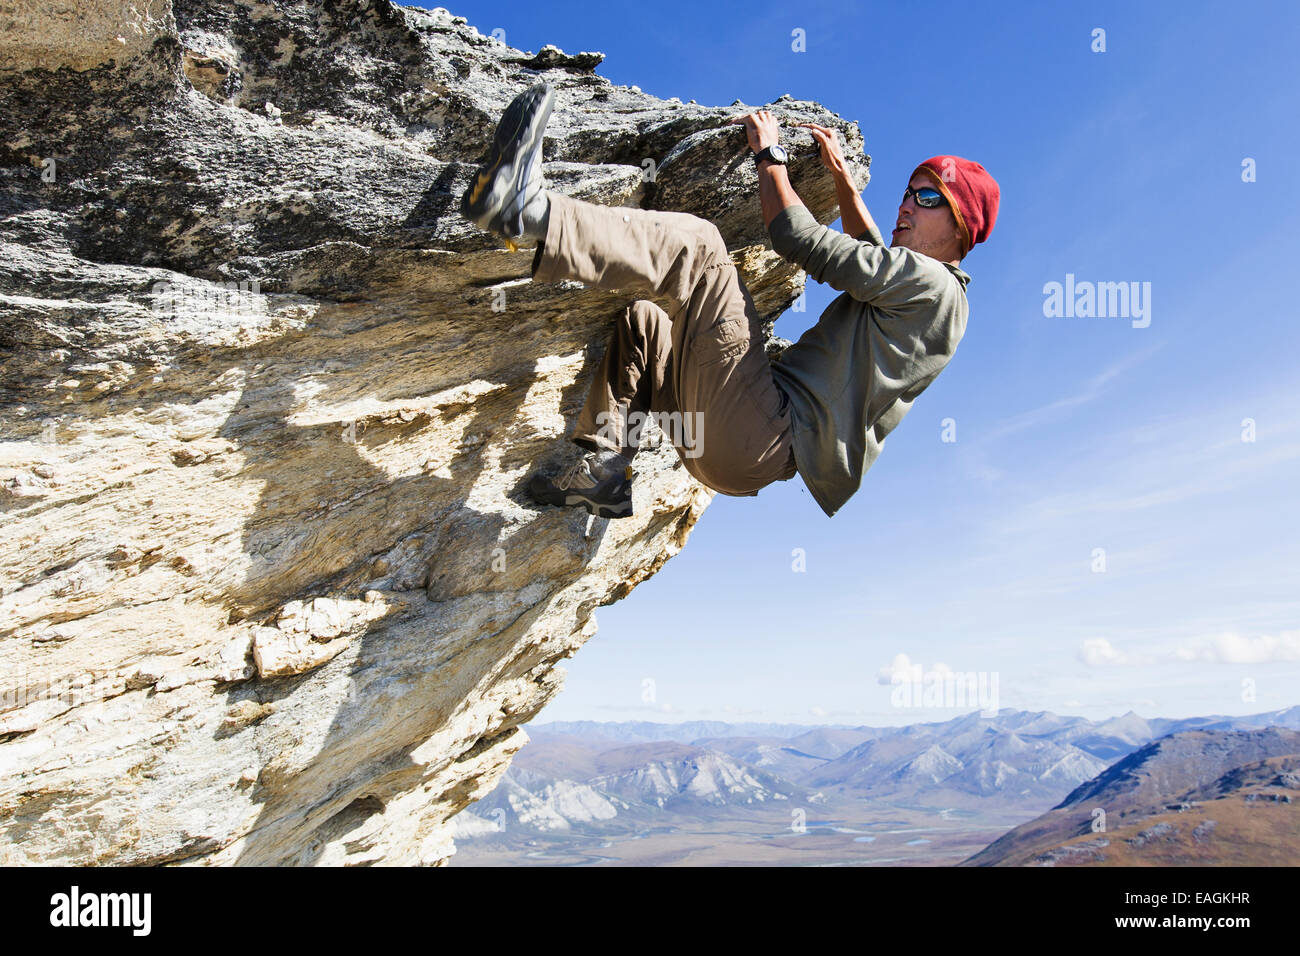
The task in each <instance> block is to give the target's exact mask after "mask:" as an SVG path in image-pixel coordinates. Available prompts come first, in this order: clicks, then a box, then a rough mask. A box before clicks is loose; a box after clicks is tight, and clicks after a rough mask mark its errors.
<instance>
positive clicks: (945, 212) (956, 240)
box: [890, 172, 962, 262]
mask: <svg viewBox="0 0 1300 956" xmlns="http://www.w3.org/2000/svg"><path fill="white" fill-rule="evenodd" d="M908 185H909V186H911V187H912V188H913V189H922V188H927V187H928V188H930V189H934V188H935V186H934V180H932V179H931V178H930V177H929V176H927V175H926V174H925V173H920V172H918V173H916V174H915V175H913V176H912V181H911V182H910V183H908ZM890 246H901V247H903V248H904V249H911V250H912V251H913V252H920V253H924V254H925V255H927V256H932V257H934V258H935V259H938V260H940V261H941V262H952V261H956V260H960V259H961V253H962V238H961V230H960V229H959V228H958V227H957V219H956V217H955V216H953V213H952V210H951V209H949V208H948V203H947V202H944V203H942V204H940V205H938V206H934V207H933V208H929V209H927V208H926V207H925V206H918V205H917V203H916V197H915V196H908V197H907V198H906V199H904V200H903V201H902V203H901V204H899V207H898V219H897V221H896V222H895V228H894V232H893V240H892V241H891V242H890Z"/></svg>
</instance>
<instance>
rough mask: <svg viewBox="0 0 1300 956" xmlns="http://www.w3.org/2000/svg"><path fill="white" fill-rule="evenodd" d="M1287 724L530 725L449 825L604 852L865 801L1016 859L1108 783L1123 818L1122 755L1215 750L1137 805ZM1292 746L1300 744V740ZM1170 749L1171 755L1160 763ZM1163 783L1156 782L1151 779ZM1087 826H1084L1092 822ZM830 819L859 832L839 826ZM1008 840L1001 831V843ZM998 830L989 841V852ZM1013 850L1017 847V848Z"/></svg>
mask: <svg viewBox="0 0 1300 956" xmlns="http://www.w3.org/2000/svg"><path fill="white" fill-rule="evenodd" d="M1265 728H1270V729H1268V730H1265ZM1278 728H1294V729H1300V707H1292V708H1289V709H1286V710H1282V711H1275V712H1271V713H1265V714H1258V715H1252V716H1247V717H1224V716H1211V717H1194V718H1187V719H1165V718H1156V719H1148V718H1143V717H1141V716H1140V715H1138V714H1136V713H1133V712H1131V711H1130V712H1129V713H1127V714H1124V715H1123V716H1120V717H1115V718H1111V719H1108V720H1103V721H1092V720H1088V719H1086V718H1083V717H1073V716H1063V715H1058V714H1053V713H1050V712H1026V711H1016V710H1012V709H1009V708H1008V709H1003V710H1002V711H1000V712H999V713H998V714H997V715H995V716H991V717H990V716H983V715H982V714H980V713H979V712H972V713H970V714H967V715H964V716H961V717H957V718H954V719H951V720H947V721H942V722H936V723H923V724H911V725H907V726H902V727H849V726H811V727H810V726H807V725H792V724H753V723H751V724H734V725H733V724H726V723H722V722H712V721H702V722H693V723H684V724H655V723H647V722H621V723H614V722H609V723H602V722H594V721H578V722H551V723H546V724H530V725H528V726H527V728H526V729H527V731H528V733H529V736H530V738H531V742H530V743H529V744H528V745H527V746H525V747H524V748H523V750H522V751H520V753H519V754H518V755H517V756H516V758H515V761H514V763H513V765H512V766H511V768H510V770H509V771H507V773H506V774H505V776H504V777H503V779H502V780H501V782H500V784H499V785H498V786H497V787H496V788H495V789H494V790H493V791H492V793H491V794H489V795H488V796H487V797H485V798H484V799H482V800H480V801H479V802H478V803H477V804H475V805H474V806H473V808H472V809H471V810H467V811H464V812H462V813H461V814H460V815H459V816H458V817H457V818H456V820H455V821H454V822H455V828H456V837H457V840H458V843H459V844H460V846H461V851H460V854H465V856H461V855H460V854H458V858H459V860H460V862H462V863H468V862H470V858H473V857H474V856H475V853H474V851H473V850H470V852H469V853H468V854H466V848H467V846H473V845H474V842H475V841H477V840H481V839H485V838H486V839H488V840H492V841H495V843H494V845H495V847H496V848H497V849H500V848H502V847H506V846H511V847H514V848H515V849H516V850H518V851H519V852H527V853H530V854H532V855H533V856H536V857H547V856H549V855H553V851H555V850H556V849H557V847H559V846H560V843H562V839H561V838H564V839H570V840H574V841H579V842H585V844H587V845H599V846H605V847H608V846H610V845H611V841H612V842H613V843H617V842H618V841H620V840H626V839H640V840H645V839H658V838H661V837H663V836H664V835H665V834H670V833H675V834H678V835H679V839H680V835H681V834H683V833H685V832H686V831H687V830H689V829H691V828H698V829H700V831H701V838H702V839H704V838H706V836H705V834H707V833H709V832H713V833H715V834H716V826H714V825H716V824H718V823H720V822H723V821H727V820H742V819H743V820H750V821H755V825H756V826H757V825H758V824H757V821H763V825H764V826H766V830H765V831H763V832H765V833H766V832H769V831H772V830H773V829H774V827H780V828H784V827H785V826H786V823H787V822H788V820H789V819H790V818H791V816H792V815H793V816H794V817H795V818H796V819H801V818H800V816H799V815H800V814H802V815H803V818H807V817H808V816H810V815H811V817H812V818H813V819H814V823H815V821H816V819H817V818H818V817H820V816H826V815H828V814H829V815H831V816H839V817H844V816H845V815H846V814H853V813H857V814H858V815H859V816H860V815H861V811H863V809H864V808H868V807H870V808H874V811H879V812H880V813H884V814H886V815H888V814H894V815H895V817H897V818H898V820H900V821H902V822H907V823H909V824H911V823H916V822H920V823H923V824H927V826H920V827H913V826H907V827H901V828H897V829H898V832H900V833H902V832H905V831H909V830H911V829H917V830H918V832H919V831H920V830H926V829H928V824H929V823H931V822H939V823H940V824H941V825H951V826H952V827H953V828H954V829H961V830H963V831H966V833H967V836H968V838H970V839H976V838H979V839H981V840H982V842H978V843H976V844H974V845H971V846H967V847H966V849H965V851H964V852H960V851H959V849H958V848H959V845H960V841H958V842H952V841H951V840H950V841H949V842H946V843H944V846H945V847H946V849H947V851H948V852H950V853H959V855H956V856H953V857H951V858H950V859H944V860H943V861H942V862H952V863H957V862H962V861H965V862H968V863H971V864H980V863H987V862H1003V861H1011V860H1013V859H1014V860H1021V858H1022V857H1024V856H1025V855H1026V854H1030V855H1042V854H1043V853H1045V852H1047V850H1048V849H1050V846H1048V844H1051V845H1055V844H1054V843H1052V841H1053V840H1055V841H1056V843H1060V842H1062V841H1064V840H1065V839H1067V838H1073V837H1075V836H1079V835H1080V834H1078V833H1075V832H1073V831H1069V826H1075V827H1076V828H1077V826H1078V825H1079V824H1080V820H1078V819H1076V818H1075V817H1069V813H1068V812H1066V811H1069V812H1074V811H1073V810H1072V809H1071V808H1073V807H1075V806H1076V805H1077V806H1082V805H1083V804H1089V805H1091V803H1092V802H1096V799H1099V797H1098V795H1099V794H1102V795H1106V798H1107V800H1110V808H1109V809H1108V810H1107V812H1108V813H1109V814H1110V815H1111V822H1112V824H1118V823H1121V822H1123V821H1125V820H1127V819H1128V817H1126V816H1125V812H1126V809H1127V808H1130V804H1129V803H1124V802H1122V801H1116V800H1114V799H1112V797H1113V795H1114V793H1116V792H1118V791H1115V790H1114V789H1113V788H1114V787H1116V786H1118V784H1116V783H1115V782H1114V780H1112V779H1111V777H1110V776H1108V775H1109V774H1111V773H1116V774H1123V773H1125V772H1126V771H1125V770H1124V767H1125V765H1126V760H1127V759H1135V760H1137V759H1144V758H1142V756H1141V755H1142V753H1144V752H1145V751H1147V750H1149V748H1150V747H1151V746H1152V745H1153V742H1157V741H1161V740H1165V739H1169V738H1170V735H1173V736H1174V737H1177V738H1178V740H1179V741H1180V743H1179V745H1178V746H1179V747H1182V748H1187V747H1191V748H1192V749H1193V750H1194V749H1195V748H1196V747H1198V746H1199V747H1203V748H1206V754H1205V755H1204V756H1202V757H1200V758H1198V759H1197V760H1196V761H1193V762H1194V763H1196V764H1197V765H1198V766H1201V767H1203V768H1204V769H1203V771H1201V772H1200V773H1199V776H1196V778H1195V780H1192V779H1191V778H1190V777H1188V778H1181V777H1180V778H1178V779H1177V781H1176V782H1175V780H1174V778H1173V777H1170V776H1169V775H1168V773H1166V772H1164V771H1162V772H1161V773H1162V774H1163V776H1162V775H1155V776H1152V777H1151V778H1150V779H1149V780H1147V782H1146V783H1145V784H1144V785H1143V787H1145V789H1143V787H1137V788H1136V789H1133V790H1132V791H1131V792H1130V791H1128V790H1126V791H1123V792H1124V793H1129V796H1130V798H1131V799H1132V800H1133V801H1135V802H1133V803H1132V804H1131V808H1132V809H1133V810H1134V811H1136V810H1137V808H1139V807H1142V808H1146V807H1148V805H1149V804H1152V802H1153V801H1155V802H1156V803H1158V802H1159V801H1161V800H1165V799H1166V797H1168V796H1169V795H1170V794H1171V793H1172V792H1173V790H1177V789H1178V788H1179V787H1180V786H1181V785H1182V783H1187V786H1186V787H1182V790H1190V789H1191V788H1192V786H1193V784H1195V785H1196V786H1208V785H1211V784H1215V783H1216V782H1217V781H1219V780H1220V779H1221V778H1222V777H1223V775H1224V774H1225V773H1227V772H1228V771H1230V770H1232V769H1234V768H1235V767H1236V766H1240V765H1244V764H1245V763H1248V762H1249V761H1250V760H1256V761H1257V760H1262V759H1264V758H1266V757H1269V756H1279V755H1281V754H1280V751H1284V750H1286V748H1287V747H1289V746H1291V744H1290V742H1289V740H1290V738H1288V737H1286V736H1285V734H1283V733H1281V731H1279V730H1278ZM1225 734H1227V735H1233V734H1245V735H1247V737H1249V738H1250V739H1251V740H1255V739H1256V737H1258V740H1265V739H1268V740H1271V741H1273V743H1272V744H1270V746H1271V747H1272V749H1269V748H1268V747H1263V746H1262V745H1242V747H1241V748H1239V749H1238V750H1233V749H1232V748H1231V747H1227V749H1224V747H1223V746H1221V745H1220V743H1215V742H1214V741H1217V740H1218V738H1220V737H1221V736H1222V735H1225ZM1251 734H1255V735H1256V737H1250V735H1251ZM1260 734H1263V736H1258V735H1260ZM1270 734H1272V735H1273V736H1272V737H1270V736H1269V735H1270ZM1198 735H1199V736H1198ZM1293 736H1294V735H1293ZM1183 741H1191V743H1184V742H1183ZM1216 747H1217V748H1218V750H1216ZM1279 748H1280V749H1279ZM1219 751H1222V752H1223V753H1224V754H1229V755H1230V754H1237V753H1239V754H1240V755H1241V762H1240V764H1234V765H1233V767H1228V766H1226V763H1225V761H1226V762H1231V761H1232V760H1233V759H1235V758H1234V757H1232V756H1221V757H1215V756H1214V754H1215V753H1217V752H1219ZM1265 751H1267V752H1265ZM1157 752H1160V753H1165V752H1166V751H1165V750H1161V749H1160V748H1157ZM1174 752H1178V753H1183V758H1182V759H1184V760H1190V759H1191V758H1190V756H1189V755H1188V754H1189V753H1190V752H1187V753H1184V751H1182V750H1178V751H1168V753H1174ZM1294 752H1300V746H1297V747H1296V748H1295V751H1294ZM1247 758H1249V759H1247ZM1177 759H1179V758H1175V757H1172V756H1166V757H1165V758H1164V763H1162V764H1161V766H1164V764H1166V763H1170V762H1174V763H1176V761H1177ZM1216 772H1217V776H1216V775H1215V774H1216ZM1280 772H1282V771H1280ZM1115 779H1116V780H1118V779H1121V778H1119V777H1117V778H1115ZM1122 779H1128V778H1122ZM1157 779H1158V780H1159V781H1160V783H1159V785H1158V786H1157V785H1155V784H1154V783H1153V782H1152V781H1154V780H1157ZM1098 787H1101V788H1102V789H1100V790H1098V789H1096V788H1098ZM1106 788H1111V789H1106ZM1182 790H1180V791H1179V794H1181V792H1182ZM1179 794H1175V796H1177V795H1179ZM1070 801H1074V803H1070ZM1166 802H1168V801H1166ZM1044 811H1047V814H1046V815H1049V816H1050V814H1053V813H1055V814H1056V816H1055V817H1053V818H1052V820H1053V821H1056V820H1058V819H1062V818H1066V817H1068V818H1069V821H1070V822H1069V825H1068V826H1067V825H1066V824H1057V823H1056V822H1053V823H1052V825H1051V826H1045V827H1044V828H1043V829H1042V830H1041V831H1039V830H1034V831H1032V832H1028V831H1027V832H1026V833H1023V834H1021V835H1020V836H1019V837H1016V838H1015V839H1010V838H1011V837H1012V834H1013V833H1015V830H1014V829H1011V828H1013V827H1016V825H1017V824H1023V825H1024V826H1030V827H1032V826H1033V824H1034V822H1035V821H1037V820H1038V819H1040V818H1041V817H1040V815H1044ZM1076 816H1077V813H1076ZM904 817H906V819H905V820H904ZM855 819H856V817H855ZM1082 822H1083V824H1084V825H1085V829H1086V827H1087V826H1089V825H1090V824H1091V819H1090V818H1089V819H1086V820H1084V821H1082ZM711 826H713V827H714V828H713V829H712V830H710V827H711ZM759 829H760V830H762V827H760V828H759ZM823 829H826V830H827V832H830V831H835V832H845V833H847V832H853V833H859V831H860V827H859V828H857V829H855V828H854V827H850V826H834V825H830V826H828V827H825V828H823ZM1008 831H1009V832H1008ZM1067 831H1068V832H1067ZM802 832H808V831H807V830H806V828H805V830H804V831H802ZM861 832H865V831H861ZM1086 832H1089V833H1090V832H1091V831H1090V830H1088V831H1086ZM1000 834H1001V836H1000ZM542 835H546V836H547V837H548V838H549V839H548V840H546V841H543V842H544V843H545V844H546V847H547V848H549V849H547V850H546V852H543V851H542V850H538V849H536V847H537V846H539V845H540V844H539V843H538V840H537V838H538V837H539V836H542ZM944 836H945V838H948V837H952V836H953V835H952V834H947V833H945V834H944ZM995 838H996V839H995ZM737 839H739V837H737ZM853 839H854V840H855V841H858V840H861V841H868V840H869V839H874V838H868V837H867V836H861V835H860V836H858V837H854V838H853ZM933 839H934V838H932V837H927V838H918V840H916V841H913V842H915V843H919V844H926V843H928V842H930V841H931V840H933ZM1000 840H1006V841H1007V842H1004V843H1002V847H1001V849H999V850H997V851H996V852H993V851H994V847H995V846H997V845H998V842H999V841H1000ZM556 841H560V843H557V842H556ZM592 841H598V843H596V844H592ZM990 841H992V844H993V845H989V846H987V847H986V844H989V843H990ZM939 842H943V841H939ZM1040 844H1042V846H1040ZM527 847H534V849H532V850H525V848H527ZM982 847H986V849H983V850H981V848H982ZM1012 847H1014V848H1015V853H1008V852H1007V851H1008V850H1009V848H1012ZM858 849H861V847H858ZM1031 850H1032V851H1033V853H1031ZM976 851H979V852H976ZM909 852H912V851H909ZM981 854H985V855H983V856H982V855H981ZM909 858H910V857H909Z"/></svg>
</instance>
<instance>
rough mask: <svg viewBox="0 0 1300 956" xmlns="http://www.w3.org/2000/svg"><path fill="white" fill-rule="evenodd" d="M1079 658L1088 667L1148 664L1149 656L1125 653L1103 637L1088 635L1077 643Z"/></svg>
mask: <svg viewBox="0 0 1300 956" xmlns="http://www.w3.org/2000/svg"><path fill="white" fill-rule="evenodd" d="M1079 660H1081V661H1082V662H1083V663H1085V664H1087V665H1088V666H1089V667H1131V666H1136V665H1139V664H1149V663H1150V662H1151V661H1150V658H1147V657H1142V656H1140V655H1136V654H1126V653H1125V652H1124V651H1121V650H1120V649H1119V648H1117V647H1115V645H1113V644H1111V642H1110V641H1109V640H1107V639H1106V638H1104V637H1089V638H1086V639H1085V640H1084V642H1083V643H1082V644H1080V645H1079Z"/></svg>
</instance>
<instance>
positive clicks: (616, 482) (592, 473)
mask: <svg viewBox="0 0 1300 956" xmlns="http://www.w3.org/2000/svg"><path fill="white" fill-rule="evenodd" d="M619 458H620V459H621V460H624V461H626V459H622V458H621V456H619ZM602 460H610V459H609V456H608V455H605V456H601V455H597V454H595V453H588V454H585V455H583V456H582V457H580V458H579V459H578V460H577V461H575V462H574V463H573V464H572V465H570V466H569V468H568V470H567V471H565V472H564V474H563V475H561V476H560V477H559V478H554V477H550V476H546V475H542V474H541V473H538V474H535V475H533V477H532V478H531V479H530V480H529V482H528V494H529V495H531V496H532V498H533V500H534V501H537V502H540V503H541V504H544V505H582V507H584V508H586V509H587V511H588V512H589V513H591V514H593V515H595V516H596V517H597V518H630V517H632V477H633V475H635V474H636V473H635V472H634V471H633V470H632V467H631V466H630V465H628V466H625V467H621V468H620V467H613V468H609V470H608V472H607V471H606V470H605V468H604V467H603V466H602V464H601V462H602Z"/></svg>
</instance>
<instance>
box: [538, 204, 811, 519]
mask: <svg viewBox="0 0 1300 956" xmlns="http://www.w3.org/2000/svg"><path fill="white" fill-rule="evenodd" d="M548 194H549V196H550V199H551V212H550V219H549V221H548V224H547V231H546V238H545V240H543V241H542V244H541V245H540V246H539V247H538V250H537V254H536V255H535V256H534V257H533V279H534V280H535V281H538V282H558V281H559V280H561V279H576V280H577V281H579V282H582V283H584V284H586V285H591V286H596V287H598V288H602V289H623V290H630V291H642V292H647V293H650V294H653V295H656V296H659V297H661V298H664V299H667V300H668V301H670V302H671V303H672V306H673V310H672V313H671V314H669V313H668V312H665V311H664V310H663V309H662V308H660V307H659V306H658V305H656V304H654V303H653V302H649V301H646V300H644V299H640V300H637V301H635V302H633V303H632V304H631V305H629V306H628V308H627V309H626V311H625V312H624V313H623V315H622V316H621V317H620V318H619V320H618V324H617V325H616V326H615V328H614V333H613V335H612V336H611V338H610V342H609V347H608V348H607V349H606V351H605V357H604V360H603V361H602V363H601V367H600V369H599V370H598V372H597V375H596V380H595V381H594V382H593V384H592V388H591V392H590V393H589V394H588V396H587V404H586V406H585V407H584V408H583V410H582V413H581V414H580V415H579V416H578V422H577V425H576V427H575V429H574V433H573V435H572V438H573V441H575V442H576V443H577V444H579V445H580V446H583V447H585V448H588V449H590V450H593V451H594V450H597V449H600V448H608V449H611V450H613V451H621V452H623V453H624V454H625V455H628V456H629V457H630V456H632V455H634V454H635V453H636V444H637V440H638V439H639V437H640V434H639V429H638V428H636V425H637V418H638V414H635V413H639V416H640V417H641V418H644V417H646V416H647V415H650V416H653V417H654V418H655V419H656V421H657V422H658V423H659V425H660V426H661V427H663V428H664V431H665V434H666V435H667V437H668V438H669V440H671V441H672V443H673V447H674V448H676V449H677V454H678V456H679V457H680V458H681V460H682V464H683V465H685V467H686V470H687V471H688V472H690V473H691V474H692V475H693V476H694V477H695V478H696V479H697V480H699V481H700V482H701V483H703V484H705V485H707V486H708V487H710V488H712V489H714V490H715V491H718V492H721V493H722V494H725V495H756V494H758V491H759V489H760V488H763V487H764V486H766V485H769V484H771V483H772V482H774V481H785V480H787V479H789V478H792V477H794V475H795V474H796V469H795V462H794V448H793V436H792V433H791V424H790V413H789V410H788V407H787V405H788V402H787V399H786V396H785V394H784V393H783V392H782V391H781V390H780V388H779V387H778V386H777V384H776V382H775V381H774V380H773V378H772V369H771V366H770V365H769V364H768V360H767V354H766V352H765V351H764V349H763V337H762V324H761V322H760V320H759V317H758V312H757V310H756V309H755V308H754V301H753V299H752V298H751V297H750V295H749V290H748V289H746V288H745V284H744V282H743V281H742V280H741V278H740V274H739V272H737V270H736V267H735V266H734V265H733V264H732V262H731V256H730V255H728V253H727V247H726V243H725V242H724V241H723V239H722V236H721V234H720V233H719V232H718V229H717V227H716V226H714V225H713V223H711V222H708V221H707V220H704V219H701V218H699V217H698V216H692V215H690V214H688V213H681V212H653V211H648V210H644V209H635V208H632V207H624V206H600V205H596V204H594V203H589V202H586V201H584V200H581V199H574V198H573V197H571V196H565V195H562V194H560V193H556V192H554V191H548ZM629 419H631V420H632V421H631V424H632V426H633V429H632V433H631V434H629V432H628V431H627V430H626V429H627V426H628V424H629ZM665 426H667V427H665Z"/></svg>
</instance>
